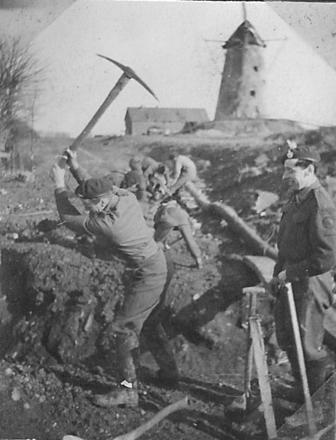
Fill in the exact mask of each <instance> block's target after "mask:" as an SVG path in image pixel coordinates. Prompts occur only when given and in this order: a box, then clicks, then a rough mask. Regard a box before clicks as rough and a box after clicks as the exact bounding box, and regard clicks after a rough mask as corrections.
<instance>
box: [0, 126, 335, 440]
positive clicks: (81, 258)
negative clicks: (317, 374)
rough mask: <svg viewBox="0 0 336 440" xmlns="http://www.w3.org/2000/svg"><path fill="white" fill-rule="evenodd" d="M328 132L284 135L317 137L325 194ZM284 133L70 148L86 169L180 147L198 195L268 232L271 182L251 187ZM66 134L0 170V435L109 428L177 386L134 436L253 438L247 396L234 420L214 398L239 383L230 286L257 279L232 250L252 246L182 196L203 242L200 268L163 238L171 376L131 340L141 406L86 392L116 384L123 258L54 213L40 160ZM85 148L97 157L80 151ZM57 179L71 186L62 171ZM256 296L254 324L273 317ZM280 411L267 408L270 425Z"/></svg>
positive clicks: (259, 430) (265, 176)
mask: <svg viewBox="0 0 336 440" xmlns="http://www.w3.org/2000/svg"><path fill="white" fill-rule="evenodd" d="M335 137H336V136H335V134H334V133H333V131H332V130H329V131H328V130H326V131H319V132H314V133H302V134H300V133H296V134H295V138H296V139H297V140H298V141H302V140H304V141H310V142H312V141H314V142H315V143H317V144H318V146H319V148H320V150H321V152H322V159H323V161H322V166H321V168H320V173H321V178H322V181H323V182H324V183H325V184H326V185H327V186H328V188H329V190H330V191H331V193H332V189H333V188H334V187H336V185H334V186H333V180H332V179H333V175H334V169H335V165H334V163H335V159H336V157H335V154H334V151H333V145H334V140H335ZM285 139H286V134H280V135H277V136H269V137H268V138H266V139H260V138H254V139H247V138H246V137H245V138H244V139H238V138H237V137H235V138H227V139H221V140H220V141H212V140H211V141H210V140H209V141H208V140H206V139H204V138H203V139H199V138H195V137H193V136H192V135H190V136H189V135H186V136H184V137H183V136H178V137H176V138H174V137H172V138H170V137H167V138H162V137H158V138H155V137H153V138H152V137H151V138H150V139H147V138H145V139H144V138H143V137H142V138H141V139H140V138H139V139H134V138H127V137H125V138H118V139H110V140H104V141H103V142H102V141H100V140H88V141H87V142H86V143H85V145H84V147H83V152H84V151H86V152H88V153H89V154H88V155H85V159H84V162H85V163H84V164H85V165H89V166H90V168H91V171H92V174H94V173H96V174H98V175H102V174H105V173H106V172H109V171H113V172H120V170H126V169H127V163H128V160H129V158H130V157H131V156H132V155H133V154H135V153H136V154H150V155H151V156H152V157H154V158H156V159H159V160H162V161H164V160H166V159H167V158H168V154H169V153H170V152H172V151H178V152H181V153H183V154H188V155H190V156H191V157H192V159H193V160H194V161H195V163H196V164H197V168H198V171H199V178H200V182H199V187H201V188H202V191H203V192H204V193H205V194H206V195H207V197H208V198H209V199H210V200H211V201H223V202H224V203H226V204H229V205H231V206H232V207H233V208H234V209H235V210H236V212H237V213H238V214H239V215H240V216H241V217H242V218H243V219H244V220H245V221H246V222H247V224H249V225H250V226H252V227H253V228H255V229H256V230H257V232H258V233H259V234H260V236H261V237H262V238H263V239H264V240H265V241H267V242H268V243H269V244H270V245H274V244H275V241H276V232H277V225H278V222H279V218H280V215H281V211H280V210H281V206H282V204H283V202H284V198H283V195H282V194H280V198H277V199H276V201H275V202H274V203H272V204H270V205H268V206H267V207H266V208H265V209H259V210H258V209H256V200H257V198H258V197H259V196H260V194H261V193H262V192H272V193H274V194H279V189H280V182H281V164H280V162H279V160H278V158H279V155H280V154H281V151H283V148H285ZM68 143H69V140H64V139H58V140H55V139H54V140H51V139H42V138H41V139H38V141H37V146H36V148H38V149H39V152H41V151H43V152H44V153H43V155H42V154H36V157H37V158H38V160H37V165H36V177H35V180H34V181H31V182H25V183H23V182H20V181H18V180H16V179H13V178H12V177H10V176H5V177H4V178H3V179H2V191H1V193H0V199H1V206H2V208H1V212H0V217H1V219H0V239H1V248H2V251H1V276H2V285H1V297H0V322H1V333H0V343H1V351H2V353H1V355H2V359H3V360H2V361H1V364H0V367H1V368H0V373H1V384H2V385H1V388H0V397H1V402H2V403H1V404H0V426H1V434H2V436H5V437H8V438H11V437H20V436H21V437H34V438H38V439H40V438H41V439H42V438H43V439H45V438H48V439H51V440H54V439H55V440H56V439H60V438H62V436H63V435H64V434H66V433H68V434H71V433H73V434H75V435H78V436H80V437H82V438H85V439H88V440H89V439H90V438H92V439H94V438H97V439H102V440H104V439H105V438H106V439H107V438H111V437H112V438H113V436H116V435H118V434H120V433H123V432H126V431H128V430H130V429H131V428H133V427H135V426H137V425H139V424H140V423H142V422H143V420H144V419H147V418H148V417H149V416H150V415H152V414H153V413H154V412H155V411H157V410H158V409H160V408H162V407H163V406H165V405H167V404H169V403H171V402H172V401H175V400H178V399H179V398H181V397H182V396H183V395H185V394H188V395H189V396H191V398H192V401H193V405H192V407H191V408H190V409H188V410H186V411H183V412H181V413H177V414H176V415H174V416H172V417H170V418H169V420H166V421H165V422H163V423H161V424H160V425H159V426H158V427H156V428H155V429H154V430H153V431H151V432H149V433H147V434H146V435H145V436H144V437H143V438H147V439H150V438H162V439H168V438H169V439H171V438H172V436H174V437H175V438H176V439H177V440H179V439H181V440H182V439H184V440H188V439H191V438H193V439H202V440H205V439H214V438H228V439H237V440H240V439H242V438H244V439H249V440H250V439H251V440H252V439H263V438H265V435H266V434H265V426H264V422H263V414H262V411H261V409H260V407H259V409H258V407H257V409H256V410H255V411H253V412H252V414H250V415H249V416H248V417H242V415H240V416H239V417H238V419H237V418H236V419H235V418H233V416H232V415H230V414H228V413H227V411H226V409H227V407H228V405H229V404H230V403H231V402H232V400H233V398H234V397H235V395H237V393H239V392H240V391H239V390H241V389H242V387H243V376H244V359H245V351H246V334H245V331H244V328H242V327H243V326H242V325H241V319H242V303H241V299H242V293H241V292H242V288H243V287H246V286H253V285H255V284H257V283H258V278H257V277H256V275H255V274H254V273H253V272H252V271H251V270H250V269H249V268H248V267H247V266H246V265H245V264H244V262H243V260H242V257H243V256H244V255H246V254H253V252H254V250H253V249H251V248H250V247H249V246H247V245H246V244H245V243H244V242H243V241H242V240H241V239H240V237H238V236H237V235H235V234H234V233H232V231H230V229H229V228H228V225H227V224H226V222H224V221H222V220H221V219H220V218H215V217H213V216H212V215H211V213H209V212H202V211H201V210H200V209H198V208H197V207H196V206H195V204H191V205H190V206H189V208H188V209H189V213H190V215H191V217H192V218H193V221H194V224H195V226H196V232H195V234H196V235H195V236H196V239H197V241H198V243H199V245H200V247H201V250H202V253H203V255H204V262H205V264H204V268H203V269H202V270H201V271H199V270H197V269H196V268H195V267H194V263H193V260H192V258H191V257H190V255H189V254H188V252H187V250H186V248H185V245H184V243H183V242H182V241H176V240H177V239H178V236H176V235H175V236H173V237H171V242H172V243H174V244H173V245H172V247H171V250H170V252H171V253H172V257H173V259H174V262H175V276H174V278H173V282H172V284H171V287H170V291H169V295H168V298H167V304H166V309H165V311H166V313H165V320H164V326H165V328H166V330H167V333H168V334H169V336H170V339H171V343H172V346H173V350H174V353H175V356H176V359H177V362H178V365H179V368H180V370H181V376H182V380H181V385H180V387H179V389H174V390H168V389H165V388H163V387H162V385H160V384H159V383H156V382H155V380H154V379H153V377H154V375H153V372H154V371H155V370H156V368H157V366H156V365H155V363H154V360H153V358H152V357H151V355H150V354H149V353H148V352H147V351H146V347H145V346H144V347H143V349H142V354H141V357H140V363H141V374H140V376H141V383H142V385H141V390H140V393H141V398H140V408H139V409H137V410H129V409H116V410H104V409H99V408H96V407H95V406H93V405H92V403H91V401H90V396H91V395H92V393H93V392H97V391H99V392H100V391H105V390H107V389H109V388H110V387H112V386H113V385H115V378H116V365H115V364H114V337H113V336H114V335H113V330H112V323H113V316H114V313H115V309H116V307H118V306H119V305H120V304H121V302H122V301H123V297H124V293H125V286H127V277H128V271H127V270H125V266H124V264H123V262H121V261H119V260H118V259H116V258H114V257H111V256H110V255H109V254H108V253H107V252H106V250H105V249H104V248H102V247H101V246H97V245H94V244H93V243H92V242H90V241H88V240H86V239H83V238H81V237H75V236H74V235H72V234H71V233H70V232H68V231H67V230H66V229H64V227H62V226H60V225H59V221H58V217H57V213H56V210H55V206H54V200H53V194H52V193H53V189H52V184H51V182H50V179H49V176H48V168H49V166H50V163H51V160H52V158H53V157H54V155H55V151H61V149H62V148H63V147H64V145H67V144H68ZM90 149H91V152H90ZM93 149H94V151H95V155H96V156H98V157H99V161H98V162H97V161H94V159H93V158H92V151H93ZM90 155H91V157H90ZM83 157H84V156H83ZM111 163H113V166H110V165H109V164H111ZM67 184H68V186H69V188H70V189H73V188H74V186H73V183H72V182H70V181H68V182H67ZM335 194H336V192H335ZM256 195H257V196H258V197H257V196H256ZM188 200H189V199H188ZM188 200H187V204H188ZM259 206H262V204H261V205H260V204H259ZM46 213H47V214H46ZM258 306H259V312H260V313H261V316H262V323H263V325H264V330H265V336H266V332H267V330H268V329H269V328H271V327H272V314H271V303H270V301H269V300H268V299H267V298H266V300H264V299H263V300H262V301H261V302H260V304H259V305H258ZM269 349H270V347H269ZM270 361H272V359H270ZM270 374H271V376H272V377H273V378H277V377H282V378H284V377H287V375H288V367H287V366H286V365H285V366H283V367H280V368H277V367H276V366H274V365H272V366H271V370H270ZM286 411H288V409H287V410H286V409H284V408H283V407H282V408H281V410H279V409H278V408H276V416H277V421H278V423H279V424H281V421H282V420H283V416H284V415H286V414H285V412H286ZM14 421H15V422H14Z"/></svg>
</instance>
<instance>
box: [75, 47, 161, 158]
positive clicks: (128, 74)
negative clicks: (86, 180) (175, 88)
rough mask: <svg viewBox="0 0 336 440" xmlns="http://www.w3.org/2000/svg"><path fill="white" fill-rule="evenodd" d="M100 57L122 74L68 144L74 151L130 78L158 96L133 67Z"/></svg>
mask: <svg viewBox="0 0 336 440" xmlns="http://www.w3.org/2000/svg"><path fill="white" fill-rule="evenodd" d="M98 56H99V57H101V58H105V60H108V61H111V63H113V64H115V65H116V66H118V67H120V69H121V70H122V71H123V74H122V75H121V77H120V78H119V79H118V81H117V82H116V84H115V86H114V87H113V88H112V90H111V91H110V93H109V94H108V95H107V97H106V98H105V100H104V101H103V103H102V104H101V106H100V107H99V108H98V110H97V111H96V113H95V114H94V115H93V116H92V118H91V119H90V121H89V122H88V123H87V125H86V126H85V128H84V129H83V131H82V132H81V133H80V134H79V135H78V136H77V137H76V139H75V140H74V141H73V143H72V144H71V145H70V147H69V148H70V150H72V151H76V150H77V149H78V147H79V145H80V144H81V142H82V141H83V139H85V138H86V136H87V135H88V134H89V133H90V131H91V130H92V128H93V127H94V126H95V125H96V123H97V122H98V120H99V119H100V117H101V116H102V115H103V113H104V112H105V111H106V109H107V108H108V106H109V105H110V104H111V103H112V102H113V101H114V100H115V98H116V97H117V96H118V95H119V93H120V92H121V91H122V89H123V88H124V87H125V86H126V84H127V83H128V81H129V80H130V79H135V80H136V81H138V83H139V84H141V85H142V86H143V87H144V88H145V89H146V90H147V91H148V92H149V93H150V94H151V95H152V96H154V98H155V99H156V100H158V98H157V97H156V96H155V93H154V92H153V91H152V90H151V89H150V88H149V87H148V85H147V84H146V83H145V82H144V81H143V80H142V79H141V78H139V76H138V75H137V74H136V73H135V72H134V70H133V69H131V68H130V67H128V66H124V65H123V64H121V63H118V61H115V60H112V59H111V58H108V57H106V56H104V55H99V54H98Z"/></svg>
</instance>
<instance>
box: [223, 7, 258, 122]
mask: <svg viewBox="0 0 336 440" xmlns="http://www.w3.org/2000/svg"><path fill="white" fill-rule="evenodd" d="M243 12H244V20H243V23H242V24H241V25H240V26H239V27H238V28H237V29H236V31H235V32H234V33H233V34H232V35H231V37H230V38H229V39H228V40H227V41H226V42H225V44H224V45H223V46H222V47H223V49H225V50H227V53H226V57H225V63H224V69H223V74H222V81H221V85H220V89H219V96H218V102H217V107H216V114H215V121H223V120H227V119H230V118H234V119H240V118H244V119H245V118H252V119H254V118H258V117H260V116H261V115H262V113H263V86H264V79H263V73H264V72H263V70H264V62H263V49H264V48H265V47H266V44H265V42H264V41H263V40H262V39H261V38H260V37H259V35H258V34H257V31H256V30H255V28H254V27H253V26H252V24H251V23H250V22H249V21H248V20H247V19H246V10H245V6H243Z"/></svg>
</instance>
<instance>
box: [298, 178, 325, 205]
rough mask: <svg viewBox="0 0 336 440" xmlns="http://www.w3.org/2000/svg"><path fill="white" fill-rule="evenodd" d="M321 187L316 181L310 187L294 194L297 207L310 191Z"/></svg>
mask: <svg viewBox="0 0 336 440" xmlns="http://www.w3.org/2000/svg"><path fill="white" fill-rule="evenodd" d="M320 186H321V183H320V181H319V180H316V181H315V182H314V183H313V184H312V185H310V186H307V187H306V188H302V189H300V191H298V192H297V193H295V194H294V200H295V203H296V204H297V205H300V204H301V203H302V202H303V201H304V200H306V198H307V197H308V195H309V193H310V191H312V190H314V189H317V188H319V187H320Z"/></svg>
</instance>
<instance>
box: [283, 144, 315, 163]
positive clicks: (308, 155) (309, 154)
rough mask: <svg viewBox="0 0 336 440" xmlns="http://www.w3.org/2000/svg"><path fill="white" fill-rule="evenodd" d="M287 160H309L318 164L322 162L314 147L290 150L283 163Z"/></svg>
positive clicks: (306, 146)
mask: <svg viewBox="0 0 336 440" xmlns="http://www.w3.org/2000/svg"><path fill="white" fill-rule="evenodd" d="M287 159H299V160H308V161H310V162H314V163H318V162H320V160H321V157H320V154H319V152H318V151H317V149H316V147H315V146H313V145H303V146H300V147H295V148H290V147H289V148H288V151H287V153H285V155H284V156H283V158H282V160H283V162H284V161H285V160H287Z"/></svg>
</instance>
